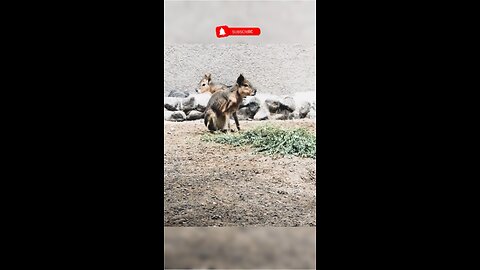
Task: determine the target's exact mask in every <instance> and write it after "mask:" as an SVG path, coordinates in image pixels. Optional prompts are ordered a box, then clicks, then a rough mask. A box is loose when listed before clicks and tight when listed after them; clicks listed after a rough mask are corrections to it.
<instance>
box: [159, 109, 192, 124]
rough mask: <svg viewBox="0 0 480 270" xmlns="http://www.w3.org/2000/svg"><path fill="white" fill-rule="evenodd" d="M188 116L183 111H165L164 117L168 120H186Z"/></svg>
mask: <svg viewBox="0 0 480 270" xmlns="http://www.w3.org/2000/svg"><path fill="white" fill-rule="evenodd" d="M186 118H187V116H186V115H185V113H184V112H182V111H174V112H173V111H164V115H163V119H165V120H167V121H173V122H180V121H185V119H186Z"/></svg>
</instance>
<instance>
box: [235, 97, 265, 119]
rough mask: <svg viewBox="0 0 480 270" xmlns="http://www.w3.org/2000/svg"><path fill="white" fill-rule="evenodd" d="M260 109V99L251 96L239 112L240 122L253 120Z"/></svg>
mask: <svg viewBox="0 0 480 270" xmlns="http://www.w3.org/2000/svg"><path fill="white" fill-rule="evenodd" d="M259 109H260V99H258V98H256V97H253V96H249V97H246V98H245V99H244V100H243V102H242V103H241V104H240V109H239V110H238V111H237V116H238V119H239V120H247V119H253V118H254V116H255V114H256V113H257V112H258V110H259Z"/></svg>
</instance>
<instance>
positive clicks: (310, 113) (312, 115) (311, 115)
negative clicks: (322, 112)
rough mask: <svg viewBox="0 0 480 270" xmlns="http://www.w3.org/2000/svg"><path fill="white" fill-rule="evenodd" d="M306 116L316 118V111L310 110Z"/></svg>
mask: <svg viewBox="0 0 480 270" xmlns="http://www.w3.org/2000/svg"><path fill="white" fill-rule="evenodd" d="M306 118H310V119H316V118H317V113H316V112H315V111H314V110H311V111H310V112H308V114H307V116H306Z"/></svg>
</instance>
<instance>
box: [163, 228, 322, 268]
mask: <svg viewBox="0 0 480 270" xmlns="http://www.w3.org/2000/svg"><path fill="white" fill-rule="evenodd" d="M164 232H165V242H164V252H165V253H164V256H165V268H166V269H192V268H193V269H315V251H316V243H315V240H316V238H315V233H316V232H315V228H301V227H300V228H262V227H249V228H232V227H224V228H174V227H167V228H165V229H164Z"/></svg>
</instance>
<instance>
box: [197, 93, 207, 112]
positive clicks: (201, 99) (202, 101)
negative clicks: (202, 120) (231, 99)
mask: <svg viewBox="0 0 480 270" xmlns="http://www.w3.org/2000/svg"><path fill="white" fill-rule="evenodd" d="M192 96H194V97H195V102H196V104H197V106H196V108H195V110H197V111H200V112H204V111H205V108H206V107H207V104H208V101H209V100H210V97H212V95H211V94H210V93H203V94H194V95H192Z"/></svg>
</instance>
